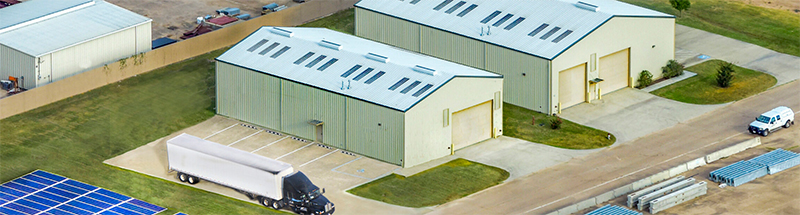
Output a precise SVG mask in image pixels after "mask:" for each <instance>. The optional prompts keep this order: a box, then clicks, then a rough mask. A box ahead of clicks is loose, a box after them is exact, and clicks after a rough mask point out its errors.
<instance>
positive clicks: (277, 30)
mask: <svg viewBox="0 0 800 215" xmlns="http://www.w3.org/2000/svg"><path fill="white" fill-rule="evenodd" d="M269 31H270V32H272V33H274V34H277V35H281V36H284V37H288V38H292V37H293V36H294V33H292V32H291V31H289V30H286V29H283V28H278V27H272V29H269Z"/></svg>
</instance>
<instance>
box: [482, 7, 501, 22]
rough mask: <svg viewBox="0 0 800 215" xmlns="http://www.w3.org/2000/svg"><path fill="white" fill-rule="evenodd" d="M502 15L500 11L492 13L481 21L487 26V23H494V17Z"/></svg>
mask: <svg viewBox="0 0 800 215" xmlns="http://www.w3.org/2000/svg"><path fill="white" fill-rule="evenodd" d="M500 13H501V12H500V11H499V10H496V11H494V12H492V14H489V16H487V17H486V18H483V20H481V23H483V24H486V23H487V22H489V21H492V19H494V17H496V16H497V15H500Z"/></svg>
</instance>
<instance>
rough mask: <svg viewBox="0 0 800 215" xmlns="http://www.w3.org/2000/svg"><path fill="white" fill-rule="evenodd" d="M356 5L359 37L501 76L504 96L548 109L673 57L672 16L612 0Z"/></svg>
mask: <svg viewBox="0 0 800 215" xmlns="http://www.w3.org/2000/svg"><path fill="white" fill-rule="evenodd" d="M355 6H356V9H355V10H356V12H355V14H356V15H355V16H356V21H355V25H356V26H355V29H356V35H358V36H361V37H365V38H368V39H372V40H376V41H380V42H383V43H387V44H390V45H393V46H397V47H400V48H403V49H407V50H412V51H416V52H420V53H423V54H427V55H431V56H435V57H438V58H442V59H446V60H449V61H453V62H457V63H461V64H464V65H468V66H472V67H475V68H479V69H484V70H487V71H491V72H495V73H498V74H502V75H503V76H504V78H505V88H504V101H505V102H508V103H510V104H514V105H518V106H522V107H525V108H528V109H531V110H536V111H539V112H543V113H556V112H558V111H560V109H561V108H564V107H569V106H572V105H576V104H579V103H581V102H589V101H591V100H594V99H599V98H601V96H600V95H598V94H599V93H602V94H606V93H609V92H613V91H615V90H619V89H622V88H625V87H631V86H633V85H635V81H636V79H637V78H638V76H639V73H640V72H641V71H642V70H649V71H650V72H651V73H652V74H653V75H654V76H655V77H654V79H657V78H660V77H661V69H660V68H661V67H662V66H664V65H666V62H667V61H668V60H670V59H672V58H673V57H674V49H675V48H674V46H675V45H674V43H675V40H674V36H675V33H674V32H675V18H674V17H673V16H672V15H668V14H664V13H660V12H656V11H652V10H648V9H644V8H640V7H637V6H633V5H629V4H626V3H623V2H618V1H613V0H584V1H575V0H525V1H521V0H407V1H385V0H362V1H360V2H358V3H357V4H356V5H355ZM598 92H599V93H598ZM559 104H560V106H559Z"/></svg>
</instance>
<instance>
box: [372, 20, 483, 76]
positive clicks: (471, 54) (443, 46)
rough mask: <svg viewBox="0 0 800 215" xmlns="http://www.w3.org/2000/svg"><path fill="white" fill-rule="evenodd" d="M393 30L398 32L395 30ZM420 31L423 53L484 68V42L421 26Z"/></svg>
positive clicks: (421, 50)
mask: <svg viewBox="0 0 800 215" xmlns="http://www.w3.org/2000/svg"><path fill="white" fill-rule="evenodd" d="M395 20H397V19H395ZM405 23H410V22H405ZM391 29H392V30H391V31H396V29H395V28H391ZM419 29H420V30H419V35H420V36H419V38H420V39H419V41H420V45H419V49H420V52H421V53H423V54H426V55H430V56H436V57H438V58H442V59H445V60H449V61H453V62H456V63H460V64H464V65H467V66H471V67H475V68H480V69H483V68H484V65H485V64H484V60H486V59H485V58H484V55H485V54H486V52H485V49H484V48H485V43H484V42H481V41H478V40H474V39H472V38H467V37H463V36H459V35H456V34H452V33H448V32H444V31H440V30H437V29H433V28H430V27H425V26H420V27H419ZM387 31H388V30H387ZM391 31H388V32H391Z"/></svg>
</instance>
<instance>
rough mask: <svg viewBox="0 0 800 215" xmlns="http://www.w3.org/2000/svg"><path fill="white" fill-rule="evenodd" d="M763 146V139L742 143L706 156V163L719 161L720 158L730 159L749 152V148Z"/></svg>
mask: <svg viewBox="0 0 800 215" xmlns="http://www.w3.org/2000/svg"><path fill="white" fill-rule="evenodd" d="M758 145H761V138H760V137H756V138H753V139H750V140H747V141H744V142H741V143H737V144H735V145H733V146H730V147H727V148H724V149H721V150H719V151H716V152H713V153H711V154H708V155H706V163H711V162H714V161H717V160H719V159H720V158H724V157H728V156H731V155H733V154H736V153H739V152H741V151H744V150H747V149H749V148H753V147H756V146H758Z"/></svg>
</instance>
